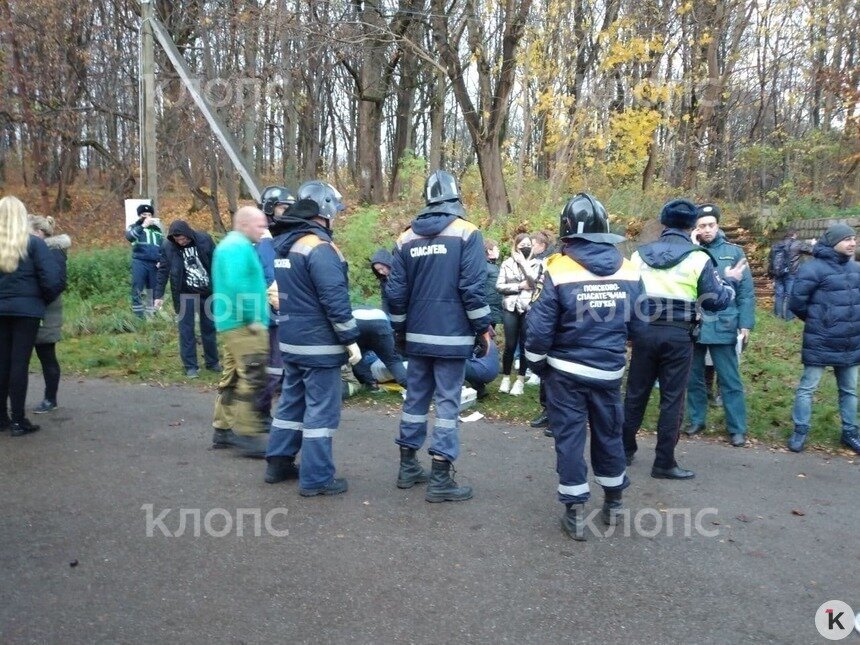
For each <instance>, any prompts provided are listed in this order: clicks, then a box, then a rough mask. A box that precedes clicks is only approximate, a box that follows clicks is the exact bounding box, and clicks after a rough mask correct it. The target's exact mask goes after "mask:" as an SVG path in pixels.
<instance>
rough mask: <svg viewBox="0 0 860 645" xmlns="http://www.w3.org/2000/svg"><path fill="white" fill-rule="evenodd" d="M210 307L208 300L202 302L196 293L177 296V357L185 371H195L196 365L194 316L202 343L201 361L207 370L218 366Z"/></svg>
mask: <svg viewBox="0 0 860 645" xmlns="http://www.w3.org/2000/svg"><path fill="white" fill-rule="evenodd" d="M211 307H212V305H211V304H209V303H208V298H207V299H205V300H202V299H201V297H200V294H198V293H181V294H179V312H178V313H177V314H176V325H177V327H179V357H180V358H181V359H182V365H183V367H184V368H185V369H186V370H192V369H193V370H196V369H197V368H198V365H197V336H196V335H195V333H194V318H195V315H197V316H199V317H200V340H201V341H202V342H203V359H204V360H205V361H206V367H208V368H209V369H212V368H214V367H215V366H216V365H218V362H219V359H218V341H217V339H216V335H215V323H214V322H213V321H212V316H211V313H212V311H211Z"/></svg>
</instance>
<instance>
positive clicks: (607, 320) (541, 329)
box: [526, 239, 647, 387]
mask: <svg viewBox="0 0 860 645" xmlns="http://www.w3.org/2000/svg"><path fill="white" fill-rule="evenodd" d="M535 293H536V296H535V297H534V298H535V299H534V302H533V303H532V306H531V309H530V310H529V312H528V314H526V358H527V359H528V360H529V362H530V363H532V365H533V368H534V369H535V370H536V371H537V372H539V373H540V372H542V371H544V369H545V368H546V367H547V365H548V366H549V367H551V368H553V369H556V370H558V371H561V372H564V373H566V374H569V375H571V376H573V377H574V378H575V379H576V380H579V381H583V382H585V383H589V384H593V385H603V386H605V387H617V386H620V385H621V379H622V377H623V375H624V366H625V364H626V361H627V353H626V344H627V339H628V337H630V336H631V335H633V334H635V333H636V332H638V331H639V330H640V329H641V328H643V327H644V326H646V325H647V321H645V320H643V319H641V317H640V316H637V312H639V311H640V310H641V307H642V306H643V301H644V298H645V286H644V285H643V283H642V278H641V276H640V273H639V270H638V269H637V268H636V266H634V264H633V263H632V262H630V261H629V260H625V259H624V257H623V256H622V255H621V252H620V251H619V250H618V249H616V248H615V247H614V246H613V245H611V244H599V243H596V242H590V241H587V240H581V239H574V240H572V241H571V242H570V243H568V244H567V245H565V247H564V248H563V249H562V252H561V253H558V254H556V255H553V256H551V257H550V258H549V259H548V260H547V262H546V268H545V270H544V272H543V275H542V277H541V282H539V283H538V285H537V287H536V290H535Z"/></svg>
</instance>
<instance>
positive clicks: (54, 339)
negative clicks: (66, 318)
mask: <svg viewBox="0 0 860 645" xmlns="http://www.w3.org/2000/svg"><path fill="white" fill-rule="evenodd" d="M30 226H31V227H32V229H33V235H35V236H36V237H39V238H41V239H43V240H45V244H47V246H48V248H49V249H50V250H51V255H53V256H54V260H55V261H56V262H57V268H58V269H59V270H60V273H61V274H62V276H63V279H64V280H65V276H66V254H67V253H68V251H69V247H71V246H72V239H71V238H70V237H69V236H68V235H54V218H53V217H42V216H41V215H31V216H30ZM62 328H63V296H57V298H56V299H55V300H54V301H53V302H51V303H49V304H48V306H47V307H46V308H45V317H44V319H42V325H41V326H40V327H39V332H38V333H37V334H36V356H38V357H39V362H40V363H41V364H42V375H43V376H44V377H45V398H44V399H42V402H41V403H40V404H39V405H37V406H36V407H35V408H34V409H33V412H35V413H36V414H43V413H45V412H50V411H51V410H56V409H57V389H58V388H59V386H60V363H59V361H57V343H58V342H59V341H60V332H61V331H62Z"/></svg>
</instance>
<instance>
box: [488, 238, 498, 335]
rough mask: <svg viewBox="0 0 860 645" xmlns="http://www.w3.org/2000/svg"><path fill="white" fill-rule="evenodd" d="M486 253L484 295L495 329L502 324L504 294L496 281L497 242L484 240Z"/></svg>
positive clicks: (491, 322) (491, 323)
mask: <svg viewBox="0 0 860 645" xmlns="http://www.w3.org/2000/svg"><path fill="white" fill-rule="evenodd" d="M484 251H485V252H486V254H487V281H486V282H485V283H484V294H485V296H486V298H487V305H489V307H490V325H491V326H492V328H493V329H495V328H496V325H498V324H499V323H500V322H502V294H500V293H499V292H498V291H496V280H498V279H499V264H498V262H499V243H498V242H496V241H495V240H484Z"/></svg>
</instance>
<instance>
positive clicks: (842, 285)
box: [788, 224, 860, 454]
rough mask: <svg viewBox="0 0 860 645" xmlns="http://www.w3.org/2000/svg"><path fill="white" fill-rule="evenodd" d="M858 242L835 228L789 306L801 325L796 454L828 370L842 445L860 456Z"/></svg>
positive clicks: (842, 227) (804, 270)
mask: <svg viewBox="0 0 860 645" xmlns="http://www.w3.org/2000/svg"><path fill="white" fill-rule="evenodd" d="M856 249H857V237H856V232H855V231H854V229H853V228H851V227H850V226H848V225H847V224H834V225H833V226H831V227H830V228H829V229H827V232H826V233H825V234H824V235H823V236H822V238H821V239H820V240H818V244H816V245H815V247H814V248H813V252H812V254H813V256H814V258H813V259H812V260H811V261H809V262H807V263H806V264H804V265H803V266H801V267H800V270H799V271H798V272H797V280H796V281H795V283H794V289H793V290H792V292H791V299H790V300H789V303H788V306H789V308H790V309H791V311H792V313H794V315H795V316H797V317H798V318H800V319H801V320H802V321H803V323H804V325H803V354H802V360H803V376H801V377H800V384H799V385H798V386H797V392H796V394H795V398H794V411H793V413H792V419H793V421H794V433H793V434H792V435H791V437H790V438H789V440H788V448H789V450H791V451H793V452H800V451H801V450H803V445H804V444H805V443H806V438H807V436H808V434H809V422H810V418H811V416H812V396H813V395H814V394H815V390H816V389H818V383H819V381H820V380H821V375H822V374H824V368H825V367H827V366H830V367H832V368H833V371H834V373H835V374H836V383H837V385H838V387H839V415H840V417H841V418H842V443H843V444H845V445H846V446H848V447H849V448H851V449H852V450H853V451H854V452H856V453H857V454H860V435H858V432H857V371H858V365H860V265H858V264H857V262H855V261H854V253H855V251H856Z"/></svg>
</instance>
